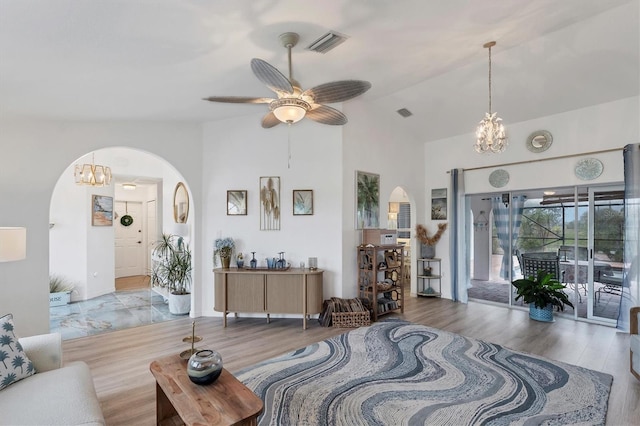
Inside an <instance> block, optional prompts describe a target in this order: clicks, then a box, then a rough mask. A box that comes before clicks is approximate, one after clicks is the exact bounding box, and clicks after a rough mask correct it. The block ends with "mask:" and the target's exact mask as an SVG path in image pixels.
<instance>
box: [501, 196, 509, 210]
mask: <svg viewBox="0 0 640 426" xmlns="http://www.w3.org/2000/svg"><path fill="white" fill-rule="evenodd" d="M502 202H503V203H504V206H505V207H509V194H502Z"/></svg>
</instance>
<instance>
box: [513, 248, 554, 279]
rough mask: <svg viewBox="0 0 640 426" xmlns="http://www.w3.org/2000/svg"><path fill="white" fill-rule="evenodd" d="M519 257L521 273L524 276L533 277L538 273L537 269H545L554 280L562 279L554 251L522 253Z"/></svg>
mask: <svg viewBox="0 0 640 426" xmlns="http://www.w3.org/2000/svg"><path fill="white" fill-rule="evenodd" d="M550 255H553V256H550ZM521 257H522V265H521V266H522V275H523V276H524V277H527V278H528V277H531V276H534V277H535V276H537V275H538V271H547V272H549V273H550V274H552V275H553V277H554V278H555V279H556V280H558V281H560V282H562V281H563V280H562V272H561V271H560V260H559V259H558V256H557V255H556V254H555V253H522V255H521Z"/></svg>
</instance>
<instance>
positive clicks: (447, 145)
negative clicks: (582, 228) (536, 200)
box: [424, 97, 640, 298]
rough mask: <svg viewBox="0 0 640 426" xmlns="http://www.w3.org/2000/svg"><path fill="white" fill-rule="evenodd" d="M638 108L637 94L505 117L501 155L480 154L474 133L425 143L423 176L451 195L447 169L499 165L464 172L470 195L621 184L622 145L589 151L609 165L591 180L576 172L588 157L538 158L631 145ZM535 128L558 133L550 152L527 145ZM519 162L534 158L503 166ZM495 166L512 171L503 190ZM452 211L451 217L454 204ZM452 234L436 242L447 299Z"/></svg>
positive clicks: (637, 135) (636, 136) (639, 135)
mask: <svg viewBox="0 0 640 426" xmlns="http://www.w3.org/2000/svg"><path fill="white" fill-rule="evenodd" d="M639 112H640V111H639V100H638V97H633V98H627V99H623V100H619V101H616V102H610V103H606V104H601V105H596V106H594V107H590V108H584V109H580V110H576V111H569V112H566V113H563V114H557V115H552V116H548V117H542V118H539V119H536V120H530V121H526V122H522V123H509V122H506V123H505V125H506V127H507V131H508V134H509V146H508V148H507V150H506V151H505V152H504V153H502V154H484V155H480V154H476V153H475V151H473V147H472V145H473V143H474V135H473V134H472V133H470V134H467V135H463V136H459V137H454V138H448V139H442V140H439V141H435V142H429V143H426V144H425V154H424V162H425V168H424V175H425V180H426V185H427V189H428V191H430V190H431V189H432V188H443V187H448V188H449V194H450V193H451V188H450V185H449V183H450V182H449V175H448V174H447V173H446V171H447V170H451V169H453V168H464V169H469V168H474V167H482V166H492V165H493V166H495V167H489V168H486V169H482V170H474V171H468V172H465V177H464V183H465V189H466V193H467V194H477V193H488V192H497V191H502V192H508V191H514V190H523V189H534V188H552V187H560V186H572V185H598V184H605V183H620V182H622V181H623V179H624V175H623V160H622V151H621V150H620V151H615V152H608V153H598V154H593V155H588V156H587V157H595V158H598V159H599V160H600V161H602V163H603V164H604V171H603V173H602V175H601V176H600V177H599V178H597V179H595V180H593V181H590V182H585V181H581V180H579V179H578V178H577V177H576V176H575V174H574V167H575V164H576V162H577V161H578V160H579V159H581V158H584V157H585V156H581V155H579V156H576V157H570V158H563V159H558V160H549V161H542V162H535V161H536V160H540V159H550V158H554V157H560V156H568V155H578V154H581V153H587V152H592V151H600V150H607V149H613V148H622V147H623V146H624V145H626V144H629V143H637V141H639V140H640V129H639V121H638V117H639ZM535 130H548V131H549V132H551V134H552V135H553V144H552V145H551V147H550V148H549V149H548V150H547V151H544V152H542V153H538V154H535V153H532V152H530V151H529V150H527V148H526V145H525V142H526V139H527V137H528V136H529V134H531V132H533V131H535ZM520 161H525V162H527V161H529V163H525V164H519V165H513V166H499V165H501V164H505V163H511V162H520ZM496 168H503V169H505V170H507V171H508V172H509V175H510V180H509V183H508V184H507V185H506V186H505V187H503V188H500V189H496V188H493V187H492V186H491V185H490V184H489V181H488V177H489V174H490V173H491V172H492V171H493V170H495V169H496ZM449 200H451V195H449ZM450 206H451V204H450V201H449V207H450ZM448 214H449V217H450V215H451V209H450V208H449V212H448ZM426 222H427V224H428V229H430V230H432V231H433V230H435V229H436V224H435V223H431V221H430V220H429V219H427V220H426ZM450 238H451V236H450V235H449V231H447V232H446V234H445V238H444V239H441V240H440V242H439V243H438V245H437V247H436V254H437V256H439V257H442V258H443V271H445V276H444V278H443V280H442V288H443V297H448V298H450V297H451V289H450V286H451V283H450V280H449V275H450V261H449V239H450Z"/></svg>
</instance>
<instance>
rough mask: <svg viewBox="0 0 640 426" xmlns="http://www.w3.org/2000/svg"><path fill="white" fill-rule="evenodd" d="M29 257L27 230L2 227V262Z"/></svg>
mask: <svg viewBox="0 0 640 426" xmlns="http://www.w3.org/2000/svg"><path fill="white" fill-rule="evenodd" d="M25 257H27V228H13V227H0V262H13V261H16V260H22V259H24V258H25Z"/></svg>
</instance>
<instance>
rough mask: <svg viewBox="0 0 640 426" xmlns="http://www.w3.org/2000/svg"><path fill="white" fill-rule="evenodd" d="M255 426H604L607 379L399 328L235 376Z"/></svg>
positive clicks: (347, 337) (385, 326) (333, 341)
mask: <svg viewBox="0 0 640 426" xmlns="http://www.w3.org/2000/svg"><path fill="white" fill-rule="evenodd" d="M236 376H237V377H238V379H239V380H241V381H242V382H243V383H245V385H247V386H248V387H249V388H250V389H252V390H253V391H254V392H255V393H256V394H257V395H258V396H260V397H261V398H262V400H263V401H264V406H265V410H264V413H263V414H262V416H261V417H260V422H259V424H261V425H267V424H268V425H399V424H405V425H418V424H420V425H451V424H456V425H463V424H466V425H471V424H495V425H501V424H558V425H568V424H604V422H605V418H606V412H607V400H608V397H609V391H610V388H611V382H612V380H613V378H612V377H611V376H610V375H608V374H604V373H599V372H597V371H592V370H588V369H585V368H582V367H577V366H574V365H569V364H565V363H561V362H555V361H551V360H548V359H544V358H542V357H539V356H535V355H529V354H524V353H519V352H515V351H511V350H509V349H506V348H504V347H502V346H500V345H495V344H492V343H487V342H483V341H480V340H475V339H470V338H467V337H463V336H460V335H457V334H453V333H449V332H445V331H442V330H437V329H434V328H430V327H426V326H423V325H417V324H411V323H407V322H404V321H388V322H379V323H376V324H374V325H372V326H370V327H362V328H359V329H355V330H352V331H350V332H348V333H345V334H342V335H339V336H335V337H332V338H330V339H327V340H325V341H322V342H319V343H315V344H312V345H309V346H307V347H306V348H302V349H300V350H297V351H294V352H291V353H288V354H286V355H283V356H280V357H277V358H273V359H270V360H267V361H264V362H262V363H260V364H257V365H255V366H252V367H249V368H246V369H244V370H242V371H240V372H239V373H237V374H236Z"/></svg>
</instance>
